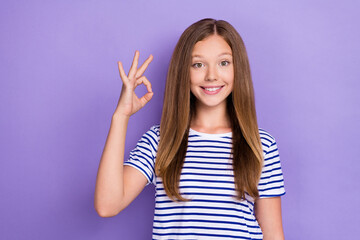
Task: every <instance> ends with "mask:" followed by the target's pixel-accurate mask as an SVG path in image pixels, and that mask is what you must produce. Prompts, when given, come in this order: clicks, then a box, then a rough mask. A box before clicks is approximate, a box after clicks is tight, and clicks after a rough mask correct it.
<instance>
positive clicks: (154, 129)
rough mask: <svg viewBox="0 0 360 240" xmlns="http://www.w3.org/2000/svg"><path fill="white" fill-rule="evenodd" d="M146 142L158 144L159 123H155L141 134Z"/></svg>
mask: <svg viewBox="0 0 360 240" xmlns="http://www.w3.org/2000/svg"><path fill="white" fill-rule="evenodd" d="M142 138H144V139H146V140H147V141H148V142H150V143H152V144H154V145H158V143H159V139H160V124H155V125H153V126H151V127H150V129H149V130H148V131H147V132H146V133H145V134H144V135H143V137H142Z"/></svg>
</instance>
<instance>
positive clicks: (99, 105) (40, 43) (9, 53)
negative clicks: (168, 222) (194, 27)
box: [0, 0, 360, 240]
mask: <svg viewBox="0 0 360 240" xmlns="http://www.w3.org/2000/svg"><path fill="white" fill-rule="evenodd" d="M359 9H360V2H359V1H355V0H354V1H350V0H345V1H308V0H307V1H296V2H295V1H285V0H272V1H252V0H246V1H245V0H227V1H210V0H206V1H204V0H200V1H173V0H171V1H165V0H164V1H159V0H156V1H155V0H141V1H140V0H139V1H119V0H118V1H115V0H103V1H95V0H92V1H79V0H73V1H9V0H8V1H2V4H1V8H0V31H1V39H0V80H1V81H0V89H1V94H0V110H1V117H0V132H1V137H0V141H1V142H0V150H1V161H0V188H1V189H0V239H11V240H13V239H14V240H15V239H16V240H22V239H41V240H42V239H151V232H152V219H153V211H154V193H155V192H154V187H153V185H149V186H147V187H146V188H145V189H144V191H143V192H142V193H141V194H140V195H139V196H138V197H137V198H136V199H135V201H134V202H133V203H131V205H130V206H129V207H128V208H127V209H125V210H124V211H123V212H121V213H120V214H119V215H117V216H115V217H112V218H101V217H99V216H98V215H97V213H96V211H95V209H94V205H93V204H94V203H93V201H94V190H95V180H96V174H97V169H98V164H99V161H100V157H101V154H102V150H103V147H104V144H105V140H106V137H107V134H108V130H109V127H110V121H111V116H112V114H113V112H114V110H115V107H116V105H117V101H118V97H119V94H120V89H121V80H120V77H119V73H118V69H117V63H116V62H117V61H123V63H124V67H125V70H126V72H127V71H128V69H129V67H130V65H131V61H132V58H133V55H134V52H135V50H139V51H140V62H141V63H142V62H143V61H144V60H145V59H146V58H147V57H148V56H149V55H150V54H153V56H154V60H153V62H152V63H151V64H150V66H149V68H148V69H147V70H146V72H145V75H146V76H147V78H148V79H149V80H150V81H151V83H152V86H153V87H152V88H153V91H154V97H153V99H152V100H151V101H150V102H149V103H148V104H147V105H146V107H145V108H144V109H141V110H140V111H139V112H138V113H136V114H135V115H134V116H132V117H131V119H130V123H129V127H128V135H127V142H126V154H125V157H126V158H127V157H128V154H129V152H130V150H131V149H132V148H133V147H134V146H135V144H136V142H137V140H138V139H139V138H140V137H141V135H142V134H143V133H144V132H145V131H147V130H148V129H149V128H150V126H152V125H154V124H157V123H159V122H160V117H161V110H162V100H163V94H164V86H165V79H166V73H167V67H168V64H169V60H170V58H171V54H172V51H173V49H174V47H175V44H176V42H177V40H178V38H179V37H180V35H181V33H182V32H183V31H184V30H185V28H186V27H188V26H189V25H190V24H192V23H193V22H195V21H197V20H200V19H202V18H205V17H212V18H216V19H224V20H227V21H229V22H230V23H231V24H232V25H233V26H234V27H235V28H236V29H237V30H238V31H239V33H240V35H241V36H242V37H243V40H244V42H245V45H246V47H247V51H248V55H249V59H250V65H251V70H252V76H253V81H254V85H255V97H256V107H257V114H258V121H259V126H260V127H262V128H264V129H265V130H267V131H269V132H270V133H271V134H272V135H273V136H274V137H275V138H276V140H277V143H278V147H279V151H280V158H281V161H282V167H283V172H284V178H285V187H286V191H287V194H286V195H285V196H284V197H282V211H283V223H284V231H285V236H286V239H290V240H291V239H307V240H310V239H328V240H335V239H336V240H338V239H355V238H357V237H358V236H359V235H360V228H359V227H358V224H359V222H360V221H359V215H360V211H359V207H358V204H359V197H360V193H359V189H360V188H359V187H360V186H359V182H360V177H359V174H358V172H359V167H360V164H359V161H358V159H357V158H358V157H359V155H360V151H359V143H358V142H359V140H358V138H359V117H360V116H359V115H360V111H359V103H360V101H359V100H360V99H359V94H358V90H359V87H360V84H359V82H358V81H359V80H360V79H359V77H360V71H359V67H360V48H359V39H360V31H359V29H360V28H359V22H360V15H359V14H358V13H359ZM136 92H137V93H138V94H140V95H141V94H143V93H144V92H145V87H144V86H141V87H139V89H137V90H136Z"/></svg>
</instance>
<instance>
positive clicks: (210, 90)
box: [201, 86, 224, 95]
mask: <svg viewBox="0 0 360 240" xmlns="http://www.w3.org/2000/svg"><path fill="white" fill-rule="evenodd" d="M223 87H224V86H219V87H218V86H216V87H201V88H202V90H203V91H204V93H206V94H209V95H214V94H217V93H219V92H220V91H221V89H222V88H223Z"/></svg>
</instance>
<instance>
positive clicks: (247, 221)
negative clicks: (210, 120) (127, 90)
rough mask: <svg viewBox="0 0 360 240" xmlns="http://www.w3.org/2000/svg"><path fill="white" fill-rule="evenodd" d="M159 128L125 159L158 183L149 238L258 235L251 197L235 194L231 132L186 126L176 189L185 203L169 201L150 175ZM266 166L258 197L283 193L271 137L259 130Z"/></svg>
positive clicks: (277, 161) (160, 185) (145, 137)
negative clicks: (186, 144)
mask: <svg viewBox="0 0 360 240" xmlns="http://www.w3.org/2000/svg"><path fill="white" fill-rule="evenodd" d="M159 129H160V126H159V125H155V126H153V127H151V128H150V130H149V131H147V132H146V133H145V134H144V135H143V137H142V138H141V139H140V140H139V142H138V143H137V146H136V147H135V148H134V149H133V150H132V151H131V152H130V157H129V159H128V160H127V161H126V162H125V163H124V164H125V165H130V166H133V167H135V168H137V169H138V170H139V171H140V172H141V173H143V174H144V176H145V177H146V178H147V180H148V183H147V184H150V183H153V184H154V185H155V186H156V195H155V213H154V222H153V236H152V237H153V239H208V240H212V239H262V238H263V236H262V232H261V229H260V227H259V224H258V222H257V221H256V219H255V216H254V201H253V199H252V198H251V197H250V196H247V199H246V200H243V201H239V200H237V199H236V198H235V196H236V192H235V184H234V173H233V169H232V164H231V163H232V155H231V154H230V152H231V146H232V144H231V140H232V133H222V134H206V133H200V132H197V131H194V130H193V129H190V133H189V140H188V148H187V152H186V157H185V162H184V166H183V169H182V171H181V177H180V193H181V195H182V196H184V197H185V198H188V199H191V201H189V202H173V201H172V200H171V199H169V198H168V196H167V195H166V193H165V191H164V186H163V184H162V181H161V178H160V177H158V176H156V175H155V174H154V165H155V158H156V152H157V146H158V143H159V139H160V132H159ZM259 133H260V138H261V142H262V146H263V152H264V159H265V161H264V166H263V170H262V174H261V179H260V182H259V185H258V189H259V195H260V198H265V197H274V196H281V195H283V194H285V188H284V180H283V175H282V170H281V163H280V157H279V152H278V149H277V145H276V141H275V139H274V138H273V137H272V136H271V135H270V134H269V133H268V132H266V131H265V130H263V129H259Z"/></svg>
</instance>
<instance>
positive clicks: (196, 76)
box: [190, 71, 202, 83]
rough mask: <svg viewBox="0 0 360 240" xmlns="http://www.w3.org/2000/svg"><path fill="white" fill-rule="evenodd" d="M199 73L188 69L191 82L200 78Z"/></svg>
mask: <svg viewBox="0 0 360 240" xmlns="http://www.w3.org/2000/svg"><path fill="white" fill-rule="evenodd" d="M201 76H202V75H201V73H200V71H190V80H191V83H196V82H198V81H200V80H201Z"/></svg>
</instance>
